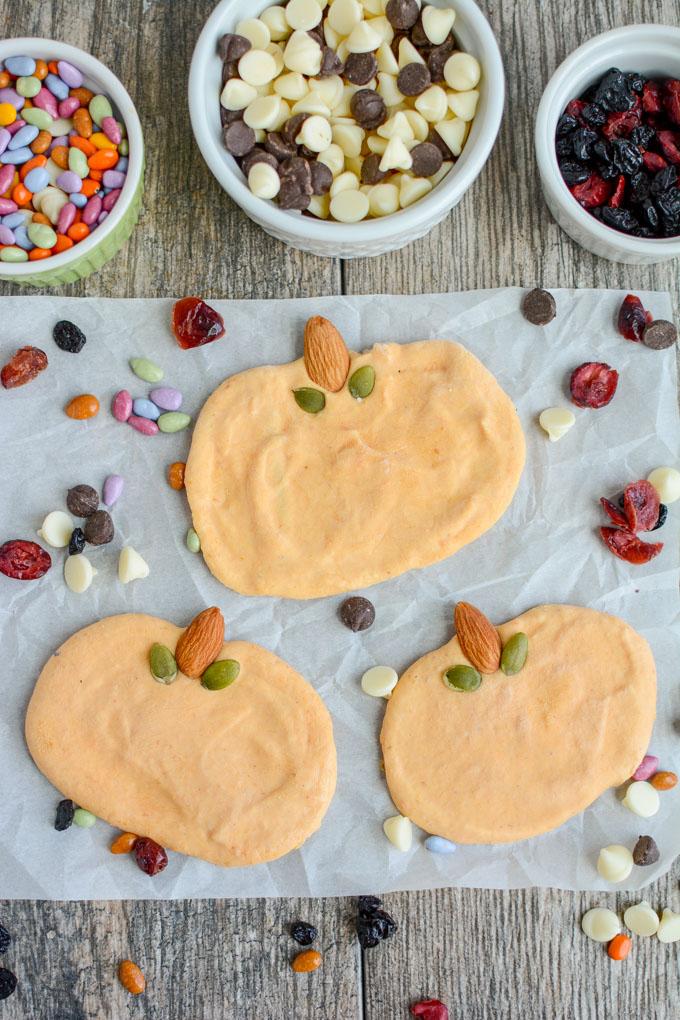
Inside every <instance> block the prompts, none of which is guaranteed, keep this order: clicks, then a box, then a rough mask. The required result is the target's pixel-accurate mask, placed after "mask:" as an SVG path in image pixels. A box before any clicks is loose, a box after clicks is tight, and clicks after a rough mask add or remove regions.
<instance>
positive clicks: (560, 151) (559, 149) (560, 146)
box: [555, 136, 573, 160]
mask: <svg viewBox="0 0 680 1020" xmlns="http://www.w3.org/2000/svg"><path fill="white" fill-rule="evenodd" d="M555 152H556V153H557V158H558V159H559V160H562V159H569V158H570V157H571V154H572V152H573V149H572V147H571V138H569V136H567V137H566V138H557V139H556V140H555Z"/></svg>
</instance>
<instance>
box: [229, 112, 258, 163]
mask: <svg viewBox="0 0 680 1020" xmlns="http://www.w3.org/2000/svg"><path fill="white" fill-rule="evenodd" d="M222 137H223V140H224V147H225V149H226V150H227V152H230V153H231V154H232V156H247V155H248V153H249V152H250V151H251V150H252V149H254V148H255V132H254V131H253V129H252V128H251V127H248V125H247V124H245V123H244V122H243V121H242V120H235V121H234V122H233V124H228V125H227V127H226V128H225V129H224V131H223V133H222Z"/></svg>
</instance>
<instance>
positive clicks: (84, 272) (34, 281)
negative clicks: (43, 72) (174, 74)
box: [0, 38, 144, 287]
mask: <svg viewBox="0 0 680 1020" xmlns="http://www.w3.org/2000/svg"><path fill="white" fill-rule="evenodd" d="M16 54H27V55H28V56H30V57H36V58H37V57H42V58H43V59H45V60H68V61H70V62H71V63H72V64H75V66H76V67H78V68H80V70H81V71H82V72H83V75H84V76H85V85H86V86H87V87H88V88H91V89H93V90H94V91H97V92H103V93H105V94H106V95H107V96H108V97H109V98H110V99H111V101H112V103H113V106H114V108H115V109H116V110H117V112H118V114H119V115H120V118H121V119H122V120H123V122H124V123H125V128H126V131H127V136H128V139H129V143H130V155H129V161H130V162H129V166H128V172H127V178H126V181H125V184H124V185H123V190H122V192H121V195H120V197H119V199H118V201H117V202H116V204H115V206H114V207H113V209H112V210H111V212H110V213H109V215H108V217H107V218H106V219H105V220H104V222H103V223H102V224H101V226H98V227H97V228H96V229H95V230H93V231H92V233H91V234H90V235H89V237H86V238H85V240H84V241H81V242H80V243H79V244H75V245H74V246H73V248H69V249H68V251H64V252H61V253H60V254H59V255H51V256H50V258H47V259H43V260H42V261H40V262H16V263H10V262H0V280H9V281H10V282H12V283H18V284H28V285H31V286H33V287H60V286H62V284H65V283H74V282H75V281H76V280H82V279H83V278H84V277H86V276H89V275H90V273H93V272H95V271H96V270H97V269H101V267H102V266H103V265H104V264H105V263H106V262H108V261H109V259H112V258H113V256H114V255H116V254H117V252H118V251H120V249H121V248H122V246H123V245H124V244H125V242H126V241H127V239H128V238H129V236H130V234H131V233H132V231H133V228H134V226H135V224H136V222H137V220H138V218H139V213H140V210H141V206H142V195H143V192H144V138H143V135H142V126H141V124H140V122H139V117H138V116H137V111H136V110H135V107H134V104H133V102H132V100H131V98H130V96H129V95H128V93H127V91H126V90H125V88H124V87H123V85H122V84H121V83H120V81H119V80H118V78H116V76H115V75H114V74H113V73H112V72H111V71H109V69H108V68H107V67H105V66H104V64H102V63H100V61H98V60H96V59H95V58H94V57H92V56H90V54H89V53H85V51H84V50H80V49H78V48H77V47H76V46H69V45H68V44H66V43H61V42H55V41H54V40H51V39H37V38H36V39H4V40H2V41H1V42H0V61H1V60H5V59H6V58H7V57H9V56H12V55H16Z"/></svg>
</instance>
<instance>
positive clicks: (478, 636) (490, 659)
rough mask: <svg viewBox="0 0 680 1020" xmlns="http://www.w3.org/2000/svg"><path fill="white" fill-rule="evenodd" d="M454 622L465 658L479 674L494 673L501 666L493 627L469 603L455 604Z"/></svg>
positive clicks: (497, 639) (498, 646)
mask: <svg viewBox="0 0 680 1020" xmlns="http://www.w3.org/2000/svg"><path fill="white" fill-rule="evenodd" d="M454 622H455V625H456V634H457V636H458V642H459V644H460V647H461V648H462V650H463V654H464V655H465V657H466V658H467V659H469V660H470V662H471V663H472V665H473V666H474V667H475V668H476V669H478V670H479V672H480V673H495V672H496V670H497V669H498V668H499V666H500V664H501V651H502V645H501V639H500V636H499V634H498V631H497V630H496V628H495V627H494V625H493V624H492V623H491V622H490V621H489V620H488V619H487V618H486V616H485V615H484V613H482V612H481V610H479V609H477V608H476V607H475V606H471V605H470V603H469V602H459V603H458V604H457V606H456V609H455V613H454Z"/></svg>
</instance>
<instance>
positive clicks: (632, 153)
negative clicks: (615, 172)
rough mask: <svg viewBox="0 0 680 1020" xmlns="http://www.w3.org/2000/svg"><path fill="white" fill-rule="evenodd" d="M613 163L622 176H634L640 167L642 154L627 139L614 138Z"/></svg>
mask: <svg viewBox="0 0 680 1020" xmlns="http://www.w3.org/2000/svg"><path fill="white" fill-rule="evenodd" d="M612 150H613V156H612V158H613V162H614V164H615V166H616V167H618V169H619V170H620V171H621V173H623V174H634V173H635V171H636V170H639V169H640V167H641V166H642V153H641V152H640V150H639V149H638V147H637V145H633V143H632V142H629V141H628V139H627V138H615V139H614V141H613V142H612Z"/></svg>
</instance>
